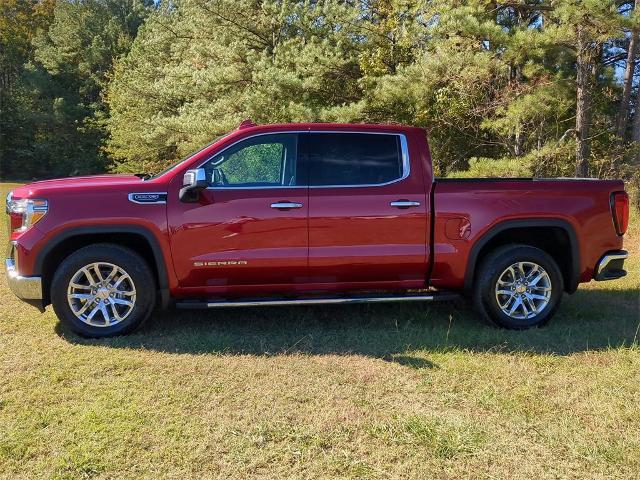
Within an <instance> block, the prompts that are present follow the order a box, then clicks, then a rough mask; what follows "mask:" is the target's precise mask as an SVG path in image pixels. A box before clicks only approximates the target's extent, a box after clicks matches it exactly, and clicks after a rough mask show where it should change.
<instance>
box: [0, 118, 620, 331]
mask: <svg viewBox="0 0 640 480" xmlns="http://www.w3.org/2000/svg"><path fill="white" fill-rule="evenodd" d="M7 212H8V214H9V229H10V244H9V251H8V254H7V259H6V262H5V269H6V275H7V278H8V283H9V286H10V287H11V289H12V290H13V292H14V293H15V294H16V295H17V296H18V297H20V298H22V299H24V300H26V301H29V302H31V303H35V304H36V305H38V306H39V308H40V309H41V310H42V309H44V307H45V306H46V305H48V304H50V303H51V304H53V308H54V310H55V312H56V314H57V316H58V317H59V319H60V320H61V321H62V322H63V323H64V324H66V325H68V327H70V328H71V329H72V330H73V331H75V332H77V333H78V334H80V335H84V336H91V337H105V336H112V335H119V334H124V333H126V332H129V331H131V330H132V329H134V328H135V327H137V326H138V325H140V323H141V322H143V321H144V320H145V319H146V318H147V317H148V316H149V314H150V313H151V312H152V310H153V309H154V307H156V306H162V307H166V306H168V305H170V304H175V305H176V306H177V307H182V308H214V307H230V306H257V305H286V304H303V305H306V304H318V303H353V302H380V301H429V300H437V299H445V298H451V297H452V296H453V295H464V296H467V297H470V298H471V299H472V300H473V303H474V305H475V308H476V310H477V311H478V313H479V314H480V316H481V317H484V318H485V319H487V320H490V321H492V322H493V323H494V324H497V325H499V326H502V327H506V328H513V329H524V328H529V327H533V326H540V325H542V324H544V323H545V322H547V321H548V320H549V319H550V318H551V317H552V316H553V314H554V312H555V311H556V310H557V308H558V305H559V303H560V300H561V298H562V296H563V293H564V292H567V293H573V292H574V291H575V290H576V289H577V287H578V284H579V283H581V282H589V281H590V280H592V279H595V280H611V279H616V278H619V277H622V276H623V275H625V274H626V272H625V271H624V260H625V258H626V257H627V252H625V251H624V250H622V237H623V235H624V233H625V230H626V228H627V223H628V215H629V200H628V196H627V194H626V193H625V192H624V185H623V183H622V182H621V181H617V180H606V181H600V180H590V179H563V180H544V179H477V180H475V179H474V180H455V179H454V180H451V179H442V180H440V179H434V176H433V170H432V165H431V158H430V155H429V148H428V145H427V136H426V134H425V131H424V130H422V129H419V128H413V127H402V126H384V125H343V124H287V125H265V126H255V125H253V124H247V123H246V122H243V124H242V125H241V126H240V127H239V128H238V129H237V130H236V131H234V132H232V133H230V134H228V135H226V136H224V137H222V138H220V139H219V140H217V141H216V142H214V143H213V144H211V145H209V146H207V147H205V148H204V149H202V150H201V151H199V152H197V153H195V154H194V155H191V156H190V157H188V158H187V159H186V160H184V161H182V162H180V163H178V164H177V165H174V166H173V167H171V168H169V169H168V170H166V171H164V172H162V173H159V174H157V175H155V176H151V177H150V176H144V175H99V176H89V177H76V178H66V179H59V180H47V181H41V182H35V183H31V184H29V185H25V186H22V187H18V188H16V189H15V190H13V192H11V193H10V194H9V196H8V198H7Z"/></svg>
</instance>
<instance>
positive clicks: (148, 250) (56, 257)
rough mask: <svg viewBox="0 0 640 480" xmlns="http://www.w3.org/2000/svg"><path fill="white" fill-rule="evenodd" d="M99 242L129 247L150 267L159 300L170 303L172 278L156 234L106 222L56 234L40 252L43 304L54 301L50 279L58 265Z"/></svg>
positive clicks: (38, 260) (38, 261)
mask: <svg viewBox="0 0 640 480" xmlns="http://www.w3.org/2000/svg"><path fill="white" fill-rule="evenodd" d="M96 243H111V244H115V245H121V246H124V247H128V248H130V249H132V250H133V251H135V252H136V253H137V254H139V255H140V256H141V257H142V258H143V259H144V260H145V261H146V262H147V263H148V264H149V267H151V271H152V272H153V274H154V276H155V279H156V282H157V289H158V292H159V298H160V303H161V306H162V307H166V306H167V305H168V303H169V277H168V271H167V265H166V262H165V260H164V255H163V253H162V248H161V247H160V244H159V242H158V240H157V239H156V237H155V236H154V234H153V233H152V232H151V231H150V230H148V229H147V228H144V227H141V226H137V225H104V226H90V227H78V228H73V229H69V230H66V231H63V232H61V233H59V234H57V235H56V236H55V237H54V238H53V239H52V240H49V241H48V242H47V243H46V245H45V246H44V247H43V248H42V249H41V250H40V252H38V255H37V256H36V260H35V270H36V271H37V272H40V274H41V276H42V296H43V301H42V303H43V305H48V304H49V303H51V294H50V291H49V290H50V287H51V280H52V278H53V274H54V273H55V271H56V268H57V265H59V264H60V262H61V261H62V260H64V258H66V257H67V256H69V254H71V253H72V252H74V251H76V250H77V249H78V248H82V247H85V246H87V245H92V244H96Z"/></svg>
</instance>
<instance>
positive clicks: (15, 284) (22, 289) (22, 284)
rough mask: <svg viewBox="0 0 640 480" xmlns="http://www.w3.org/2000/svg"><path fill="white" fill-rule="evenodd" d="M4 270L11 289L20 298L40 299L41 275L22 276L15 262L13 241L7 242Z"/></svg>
mask: <svg viewBox="0 0 640 480" xmlns="http://www.w3.org/2000/svg"><path fill="white" fill-rule="evenodd" d="M7 257H8V258H7V259H5V261H4V271H5V275H6V276H7V283H8V284H9V288H10V289H11V291H12V292H13V293H14V294H15V295H16V296H17V297H18V298H21V299H22V300H42V277H40V276H33V277H23V276H22V275H20V271H19V269H18V265H17V262H16V251H15V243H14V242H11V243H10V244H9V251H8V252H7Z"/></svg>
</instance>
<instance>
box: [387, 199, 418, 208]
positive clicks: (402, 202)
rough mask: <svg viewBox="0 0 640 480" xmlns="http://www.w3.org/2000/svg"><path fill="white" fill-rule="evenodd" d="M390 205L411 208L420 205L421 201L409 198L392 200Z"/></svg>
mask: <svg viewBox="0 0 640 480" xmlns="http://www.w3.org/2000/svg"><path fill="white" fill-rule="evenodd" d="M389 205H391V206H392V207H397V208H409V207H419V206H420V202H411V201H409V200H396V201H395V202H391V203H390V204H389Z"/></svg>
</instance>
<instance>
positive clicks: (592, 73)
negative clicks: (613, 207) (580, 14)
mask: <svg viewBox="0 0 640 480" xmlns="http://www.w3.org/2000/svg"><path fill="white" fill-rule="evenodd" d="M577 48H578V54H577V58H576V72H577V73H576V87H577V101H576V131H575V135H576V171H575V175H576V177H587V176H588V175H589V154H590V153H591V145H590V143H591V142H590V139H589V135H590V133H591V117H592V99H593V89H594V85H595V80H596V73H597V64H596V59H597V51H598V50H599V49H598V48H595V47H594V46H593V45H592V44H591V42H589V39H588V37H587V34H586V32H585V31H584V28H583V27H582V26H579V27H578V45H577Z"/></svg>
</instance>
